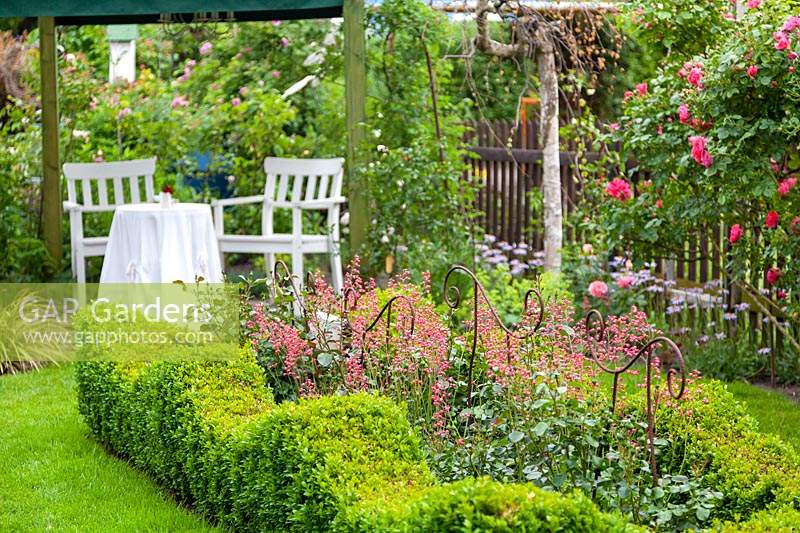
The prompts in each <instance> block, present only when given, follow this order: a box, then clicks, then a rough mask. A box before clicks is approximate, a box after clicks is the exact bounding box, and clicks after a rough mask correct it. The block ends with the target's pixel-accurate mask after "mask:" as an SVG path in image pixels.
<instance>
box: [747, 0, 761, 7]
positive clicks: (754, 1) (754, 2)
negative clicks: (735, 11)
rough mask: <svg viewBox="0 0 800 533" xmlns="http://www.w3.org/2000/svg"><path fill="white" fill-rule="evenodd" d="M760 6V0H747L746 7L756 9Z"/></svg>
mask: <svg viewBox="0 0 800 533" xmlns="http://www.w3.org/2000/svg"><path fill="white" fill-rule="evenodd" d="M759 7H761V0H747V9H758V8H759Z"/></svg>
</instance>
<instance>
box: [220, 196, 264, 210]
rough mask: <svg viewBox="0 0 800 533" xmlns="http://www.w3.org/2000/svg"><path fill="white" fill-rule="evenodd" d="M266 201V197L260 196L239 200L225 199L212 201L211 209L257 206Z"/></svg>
mask: <svg viewBox="0 0 800 533" xmlns="http://www.w3.org/2000/svg"><path fill="white" fill-rule="evenodd" d="M263 201H264V195H263V194H259V195H256V196H241V197H239V198H223V199H221V200H212V201H211V207H217V206H222V207H225V206H228V205H243V204H257V203H260V202H263Z"/></svg>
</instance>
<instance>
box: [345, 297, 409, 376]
mask: <svg viewBox="0 0 800 533" xmlns="http://www.w3.org/2000/svg"><path fill="white" fill-rule="evenodd" d="M397 301H401V302H403V303H405V304H406V305H407V306H408V309H409V311H410V312H411V325H410V327H409V329H408V336H409V337H413V336H414V326H415V324H416V319H417V312H416V310H415V309H414V303H413V302H412V301H411V299H409V298H408V297H407V296H405V295H402V294H398V295H396V296H393V297H392V298H390V299H389V301H388V302H386V303H385V304H384V305H383V307H382V308H381V310H380V311H379V312H378V314H377V315H375V318H374V319H373V320H372V322H371V323H370V324H369V325H368V326H367V327H366V328H365V329H364V332H363V333H362V334H361V354H360V356H359V362H360V363H361V365H362V366H363V365H364V363H365V358H364V355H365V354H366V352H367V333H369V332H370V331H372V330H374V329H375V328H376V327H377V325H378V322H380V320H381V318H382V317H383V315H386V337H385V346H386V350H387V352H388V350H389V344H390V343H389V339H391V334H392V307H393V306H394V303H395V302H397Z"/></svg>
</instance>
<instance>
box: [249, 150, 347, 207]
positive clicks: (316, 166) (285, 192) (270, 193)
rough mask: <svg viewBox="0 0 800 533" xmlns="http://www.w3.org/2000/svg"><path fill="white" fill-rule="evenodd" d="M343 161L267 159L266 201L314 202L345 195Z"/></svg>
mask: <svg viewBox="0 0 800 533" xmlns="http://www.w3.org/2000/svg"><path fill="white" fill-rule="evenodd" d="M343 169H344V159H342V158H336V159H286V158H281V157H267V158H266V159H264V171H265V172H266V173H267V182H266V185H265V187H264V196H265V198H266V201H267V202H273V203H274V202H277V203H283V202H300V203H302V202H312V201H320V200H326V199H328V198H334V197H337V196H341V195H342V175H343V172H344V171H343Z"/></svg>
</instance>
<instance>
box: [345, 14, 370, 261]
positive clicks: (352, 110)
mask: <svg viewBox="0 0 800 533" xmlns="http://www.w3.org/2000/svg"><path fill="white" fill-rule="evenodd" d="M343 16H344V83H345V91H344V93H345V115H346V117H345V121H346V128H347V195H348V203H349V206H350V249H351V253H358V250H359V248H361V246H362V245H363V244H365V242H366V236H367V226H368V224H369V194H368V191H367V187H366V184H364V183H362V182H361V180H360V179H359V178H358V177H357V175H356V171H357V170H358V169H359V168H360V167H361V166H362V165H363V164H364V161H362V160H361V159H362V157H361V154H360V153H359V151H358V148H359V146H360V145H361V143H362V142H363V141H364V137H365V131H364V130H365V125H364V121H365V119H366V97H367V63H366V43H365V37H364V0H344V10H343Z"/></svg>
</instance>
